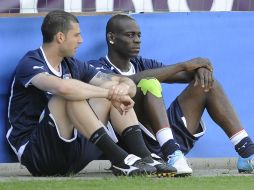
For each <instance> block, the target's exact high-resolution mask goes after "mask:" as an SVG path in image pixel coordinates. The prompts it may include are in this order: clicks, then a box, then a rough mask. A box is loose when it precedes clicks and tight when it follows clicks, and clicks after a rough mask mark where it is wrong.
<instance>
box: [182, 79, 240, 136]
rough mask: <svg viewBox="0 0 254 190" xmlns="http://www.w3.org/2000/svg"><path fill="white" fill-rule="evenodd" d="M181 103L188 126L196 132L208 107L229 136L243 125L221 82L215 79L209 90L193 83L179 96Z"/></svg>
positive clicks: (209, 111)
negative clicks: (205, 90)
mask: <svg viewBox="0 0 254 190" xmlns="http://www.w3.org/2000/svg"><path fill="white" fill-rule="evenodd" d="M178 101H179V104H180V106H181V109H182V111H183V114H184V116H185V118H186V121H187V128H188V130H189V131H190V132H191V133H192V134H195V133H196V132H197V131H198V130H199V122H200V119H201V116H202V114H203V112H204V109H205V108H206V109H207V111H208V113H209V115H210V116H211V118H212V119H213V120H214V121H215V122H216V123H217V124H218V125H219V126H220V127H221V128H222V129H223V130H224V131H225V133H226V134H227V136H228V137H231V136H232V135H234V134H236V133H237V132H239V131H240V130H241V129H242V128H243V127H242V125H241V123H240V121H239V119H238V117H237V115H236V113H235V111H234V109H233V107H232V105H231V104H230V102H229V100H228V98H227V97H226V95H225V93H224V91H223V89H222V88H221V86H220V84H219V83H218V82H217V81H215V82H214V87H213V88H212V89H211V90H210V91H209V92H204V90H203V89H202V88H201V87H200V86H196V87H194V85H193V83H191V84H190V85H189V86H188V87H187V88H186V89H185V90H184V91H183V92H182V93H181V94H180V96H179V97H178Z"/></svg>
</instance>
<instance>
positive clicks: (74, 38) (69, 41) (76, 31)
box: [61, 22, 83, 57]
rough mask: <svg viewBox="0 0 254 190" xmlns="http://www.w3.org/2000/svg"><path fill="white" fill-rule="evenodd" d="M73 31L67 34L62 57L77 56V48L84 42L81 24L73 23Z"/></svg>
mask: <svg viewBox="0 0 254 190" xmlns="http://www.w3.org/2000/svg"><path fill="white" fill-rule="evenodd" d="M70 25H71V29H70V30H69V31H68V32H67V33H66V35H65V40H64V41H63V43H62V48H61V52H62V54H63V55H62V56H63V57H72V56H74V55H75V53H76V51H77V48H78V47H79V45H80V44H81V43H82V42H83V39H82V37H81V34H80V28H79V23H73V22H71V24H70Z"/></svg>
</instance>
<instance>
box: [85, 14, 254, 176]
mask: <svg viewBox="0 0 254 190" xmlns="http://www.w3.org/2000/svg"><path fill="white" fill-rule="evenodd" d="M106 41H107V44H108V54H107V56H106V57H102V58H100V59H99V60H93V61H90V62H89V64H90V65H92V66H93V67H95V68H96V69H98V70H101V71H102V72H105V73H117V74H122V75H126V76H129V77H130V78H131V79H133V80H134V82H135V83H136V84H137V86H138V87H139V88H138V92H137V94H136V96H135V99H134V100H135V102H136V104H135V111H136V113H137V116H138V119H139V121H140V122H141V123H142V124H144V126H146V127H147V128H149V127H150V128H151V131H152V132H153V133H154V134H155V136H156V140H157V141H158V143H159V144H158V143H157V146H156V143H155V142H154V140H153V139H152V138H150V137H148V138H147V140H146V143H147V146H148V147H149V149H150V150H151V151H152V152H156V153H158V154H159V153H160V151H161V152H162V154H163V156H164V158H165V159H166V160H167V163H168V165H169V166H173V167H175V168H176V169H177V174H180V175H181V174H183V175H185V174H186V175H190V174H191V173H192V169H191V168H190V167H189V166H188V164H187V162H186V159H185V157H184V155H183V154H187V153H188V152H189V151H190V150H191V149H192V147H193V146H194V143H195V142H196V141H197V140H198V139H199V138H200V137H201V136H202V135H203V134H204V132H205V126H204V125H203V123H202V120H201V116H202V114H203V112H204V110H205V109H207V111H208V113H209V114H210V116H211V118H212V119H213V120H214V121H215V122H216V123H217V124H218V125H219V126H220V127H221V128H222V129H223V130H224V132H225V133H226V135H227V136H228V137H229V138H230V140H231V142H232V143H233V145H234V146H235V150H236V151H237V153H238V154H239V159H238V163H237V167H238V170H239V172H252V171H253V168H254V163H253V159H254V144H253V142H252V140H251V139H250V137H249V136H248V134H247V132H246V131H245V130H244V128H243V127H242V125H241V123H240V121H239V119H238V117H237V115H236V113H235V111H234V109H233V108H232V106H231V105H230V102H229V100H228V99H227V97H226V95H225V93H224V91H223V89H222V87H221V86H220V84H219V83H218V81H216V80H215V79H214V78H213V68H212V65H211V63H210V62H209V60H208V59H203V58H195V59H192V60H189V61H186V62H183V63H178V64H174V65H168V66H166V65H164V64H163V63H161V62H158V61H156V60H152V59H145V58H142V57H140V56H138V53H139V51H140V43H141V31H140V28H139V26H138V24H137V22H136V21H135V20H134V18H132V17H130V16H129V15H125V14H118V15H115V16H112V17H111V18H110V19H109V21H108V23H107V26H106ZM160 82H162V83H189V85H188V87H187V88H186V89H185V90H184V91H183V92H182V93H181V94H180V95H179V96H178V97H177V98H176V99H175V100H174V101H173V103H172V104H171V105H170V107H169V108H168V109H167V112H166V109H165V106H164V103H163V99H162V88H161V85H160ZM144 131H145V132H146V134H148V135H147V136H152V135H150V134H149V132H147V131H146V129H144Z"/></svg>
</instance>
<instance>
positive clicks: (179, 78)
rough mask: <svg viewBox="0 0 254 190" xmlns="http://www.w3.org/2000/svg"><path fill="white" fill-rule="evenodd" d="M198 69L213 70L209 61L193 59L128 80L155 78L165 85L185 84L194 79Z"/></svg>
mask: <svg viewBox="0 0 254 190" xmlns="http://www.w3.org/2000/svg"><path fill="white" fill-rule="evenodd" d="M199 68H206V69H207V70H209V71H212V70H213V68H212V66H211V64H210V61H209V60H207V59H203V58H195V59H191V60H189V61H185V62H182V63H177V64H174V65H169V66H166V67H162V68H157V69H150V70H145V71H142V72H140V73H137V74H135V75H132V76H130V78H131V79H133V80H134V81H135V83H138V82H139V81H140V80H141V79H142V78H147V77H155V78H157V79H158V80H159V81H160V82H165V83H186V82H190V81H191V80H193V79H194V76H195V73H196V70H197V69H199Z"/></svg>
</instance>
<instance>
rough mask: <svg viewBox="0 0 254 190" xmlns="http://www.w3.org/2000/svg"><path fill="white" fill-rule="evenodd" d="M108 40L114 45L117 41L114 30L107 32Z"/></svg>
mask: <svg viewBox="0 0 254 190" xmlns="http://www.w3.org/2000/svg"><path fill="white" fill-rule="evenodd" d="M107 40H108V42H109V43H110V44H112V45H113V44H114V43H115V35H114V33H112V32H109V33H107Z"/></svg>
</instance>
